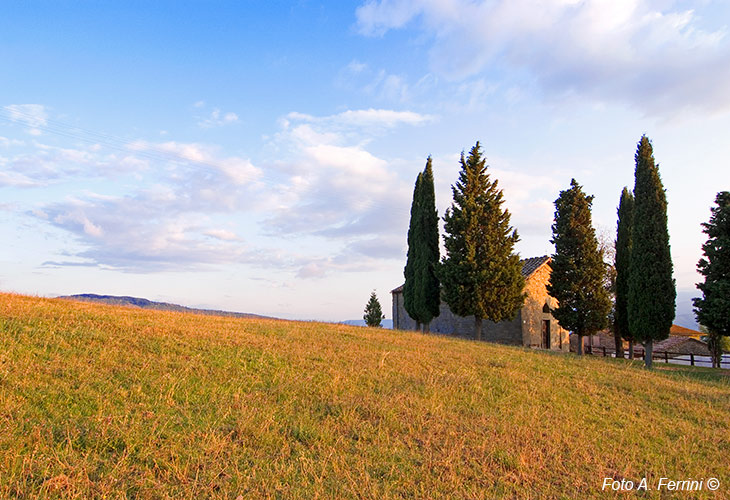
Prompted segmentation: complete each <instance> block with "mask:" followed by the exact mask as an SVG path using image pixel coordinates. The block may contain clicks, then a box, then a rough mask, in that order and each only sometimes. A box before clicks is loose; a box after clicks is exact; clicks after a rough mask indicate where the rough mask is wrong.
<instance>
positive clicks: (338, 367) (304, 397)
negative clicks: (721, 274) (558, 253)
mask: <svg viewBox="0 0 730 500" xmlns="http://www.w3.org/2000/svg"><path fill="white" fill-rule="evenodd" d="M729 415H730V382H729V381H728V377H727V376H725V375H722V374H718V373H715V372H712V371H710V370H692V369H689V368H682V369H676V368H664V367H662V368H660V369H658V370H655V371H653V372H646V371H645V370H643V369H641V368H640V367H639V366H638V363H637V364H631V363H629V362H626V361H621V360H618V361H615V360H605V359H591V358H584V359H581V358H577V357H575V356H566V355H556V354H551V353H544V352H536V351H529V350H525V349H520V348H512V347H504V346H498V345H492V344H486V343H476V342H469V341H463V340H454V339H449V338H445V337H440V336H424V335H419V334H415V333H411V332H393V331H388V330H381V329H365V328H358V327H349V326H344V325H329V324H318V323H297V322H286V321H274V320H259V319H238V318H225V317H211V316H198V315H192V314H183V313H172V312H160V311H143V310H136V309H128V308H122V307H112V306H100V305H94V304H89V303H76V302H66V301H61V300H49V299H39V298H32V297H25V296H18V295H8V294H3V295H0V470H2V474H1V475H0V497H2V498H37V497H44V498H45V497H49V498H191V499H193V498H236V497H237V496H238V495H243V497H244V498H494V497H504V498H524V499H530V498H535V499H537V498H605V497H607V496H608V497H611V496H612V495H613V494H608V493H606V492H603V491H601V485H602V482H603V478H604V477H615V478H628V479H632V480H638V479H640V478H642V477H645V476H646V477H648V478H650V481H655V480H656V479H658V478H659V477H669V478H672V479H686V478H695V479H698V478H707V477H717V478H718V479H720V481H721V484H722V486H721V489H720V491H719V492H718V493H717V494H713V493H711V492H708V491H703V492H699V494H694V495H693V496H692V498H725V497H727V496H729V495H730V493H728V492H729V491H730V489H728V488H730V471H729V470H728V463H729V461H728V457H729V456H730V432H728V431H730V417H729ZM617 496H621V495H617ZM641 497H642V498H664V497H662V496H661V495H660V494H659V493H658V492H656V491H650V492H648V494H646V495H641Z"/></svg>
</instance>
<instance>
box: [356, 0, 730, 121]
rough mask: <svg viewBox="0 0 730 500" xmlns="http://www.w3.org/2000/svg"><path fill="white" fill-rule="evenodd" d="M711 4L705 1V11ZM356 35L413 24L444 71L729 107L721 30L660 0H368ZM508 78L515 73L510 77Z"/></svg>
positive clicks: (661, 104) (669, 106)
mask: <svg viewBox="0 0 730 500" xmlns="http://www.w3.org/2000/svg"><path fill="white" fill-rule="evenodd" d="M713 4H714V6H716V7H717V8H718V9H724V8H725V7H724V6H722V5H721V4H720V3H718V2H706V5H707V6H708V7H707V8H708V11H709V9H711V8H712V7H713ZM357 26H358V28H359V30H360V32H361V33H363V34H366V35H370V36H383V35H384V34H386V33H387V32H388V31H389V30H395V29H402V28H404V27H406V26H409V27H410V26H414V27H415V28H416V29H417V30H419V31H420V32H421V33H422V34H423V35H425V36H426V37H428V38H429V39H430V42H429V43H430V44H431V45H430V50H429V57H430V66H431V68H432V70H433V71H434V72H435V73H436V74H438V75H440V76H441V77H444V78H451V79H457V80H459V79H464V78H467V77H469V76H473V75H477V74H480V73H482V72H484V71H487V70H489V71H490V72H492V73H494V74H499V73H501V72H502V71H504V70H507V71H506V72H507V73H509V74H511V75H522V74H524V75H526V76H525V77H524V78H526V79H527V80H528V81H527V82H522V83H523V85H529V84H531V83H533V82H534V83H535V84H537V85H538V86H539V88H540V89H542V91H543V92H544V93H545V94H546V95H549V96H566V95H573V94H578V95H583V96H588V97H590V98H593V99H597V100H607V101H621V102H624V103H627V104H629V105H631V106H634V107H636V108H638V109H640V110H642V111H643V112H644V113H647V114H657V115H661V114H666V113H667V111H666V110H672V111H671V112H680V111H684V110H700V111H703V112H715V111H718V110H726V109H727V108H728V107H730V40H729V39H728V36H727V28H722V29H706V28H704V26H703V19H702V17H701V16H699V15H698V14H697V13H696V12H695V11H694V10H691V9H684V8H680V7H679V3H678V2H673V1H667V0H648V1H644V0H546V1H542V2H535V1H533V0H487V1H472V0H423V1H415V0H370V1H368V2H366V3H365V4H363V5H362V6H361V7H359V8H358V9H357ZM513 78H523V77H522V76H513Z"/></svg>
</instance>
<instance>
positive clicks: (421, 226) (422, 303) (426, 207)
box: [414, 156, 441, 331]
mask: <svg viewBox="0 0 730 500" xmlns="http://www.w3.org/2000/svg"><path fill="white" fill-rule="evenodd" d="M418 205H419V206H418V216H419V218H420V222H419V223H418V224H417V228H418V229H417V230H418V233H417V238H416V239H417V241H416V242H415V244H416V249H417V254H416V266H415V267H416V269H415V283H416V287H415V288H416V289H415V294H414V295H415V297H414V298H415V300H414V308H415V310H416V314H417V315H418V320H419V321H420V322H421V323H423V325H424V330H425V331H428V330H429V323H431V320H432V319H433V318H435V317H437V316H438V315H439V312H440V310H439V306H440V304H441V284H440V283H439V279H438V277H437V276H436V268H437V266H438V263H439V227H438V223H439V216H438V212H437V211H436V195H435V192H434V186H433V167H432V165H431V157H430V156H429V157H428V159H427V160H426V167H425V168H424V170H423V173H422V174H421V175H420V187H419V203H418Z"/></svg>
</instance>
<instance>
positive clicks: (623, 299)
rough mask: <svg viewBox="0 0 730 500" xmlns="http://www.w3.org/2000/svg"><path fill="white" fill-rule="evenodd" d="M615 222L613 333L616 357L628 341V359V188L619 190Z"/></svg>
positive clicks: (631, 351) (631, 346)
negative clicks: (619, 197) (619, 198)
mask: <svg viewBox="0 0 730 500" xmlns="http://www.w3.org/2000/svg"><path fill="white" fill-rule="evenodd" d="M617 213H618V222H617V224H616V264H615V267H616V312H615V315H614V330H615V331H614V334H615V335H616V357H619V351H620V353H621V357H622V358H623V357H624V350H623V340H628V341H629V359H633V357H634V338H633V337H632V336H631V331H630V330H629V316H628V309H627V307H628V294H629V273H630V264H631V226H632V224H633V214H634V195H633V194H632V193H631V191H629V189H628V188H626V187H625V188H624V190H623V191H622V192H621V200H620V201H619V204H618V210H617Z"/></svg>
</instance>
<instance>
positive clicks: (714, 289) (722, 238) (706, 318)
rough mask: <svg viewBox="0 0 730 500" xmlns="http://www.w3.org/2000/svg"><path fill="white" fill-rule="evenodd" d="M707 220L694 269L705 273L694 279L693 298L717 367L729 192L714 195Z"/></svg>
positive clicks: (727, 285)
mask: <svg viewBox="0 0 730 500" xmlns="http://www.w3.org/2000/svg"><path fill="white" fill-rule="evenodd" d="M715 203H716V204H717V206H716V207H713V208H712V209H711V210H712V212H711V216H710V221H709V222H705V223H703V224H702V227H703V229H702V232H704V233H705V234H706V235H707V241H706V242H705V244H704V245H702V252H703V253H704V255H705V256H704V257H703V258H701V259H700V261H699V262H698V263H697V270H698V271H699V273H700V274H701V275H702V276H704V277H705V281H704V283H698V284H697V288H698V289H699V290H700V291H701V292H702V297H701V298H696V299H693V302H694V306H695V314H696V315H697V321H698V322H699V323H700V324H701V325H703V326H705V327H706V328H707V330H708V331H709V333H710V335H709V339H710V343H711V344H712V353H713V363H712V364H713V366H716V367H718V368H719V364H720V363H719V361H720V356H721V355H722V342H721V338H722V337H723V336H730V192H727V191H722V192H720V193H718V194H717V197H716V198H715Z"/></svg>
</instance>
